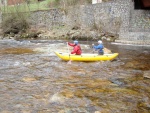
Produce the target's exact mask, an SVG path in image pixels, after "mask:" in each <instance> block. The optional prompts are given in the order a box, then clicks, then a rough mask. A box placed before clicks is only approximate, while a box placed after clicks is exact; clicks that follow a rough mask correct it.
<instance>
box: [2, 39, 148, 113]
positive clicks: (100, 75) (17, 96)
mask: <svg viewBox="0 0 150 113" xmlns="http://www.w3.org/2000/svg"><path fill="white" fill-rule="evenodd" d="M92 43H97V42H87V41H83V42H82V41H81V42H80V44H81V47H82V50H83V52H88V53H89V52H92V49H91V48H90V45H91V44H92ZM104 46H105V47H106V48H109V49H110V50H111V51H112V52H118V53H119V57H118V58H117V59H116V60H114V61H111V62H110V61H105V62H103V61H101V62H72V63H71V64H67V62H65V61H62V60H61V59H59V58H58V57H57V56H56V55H55V54H54V52H53V51H56V50H57V51H67V50H68V49H67V46H66V42H65V41H64V40H19V41H16V40H13V39H11V40H10V39H9V40H0V94H1V95H0V112H1V113H121V112H124V113H149V112H150V74H149V73H150V62H149V61H150V47H148V46H147V47H145V46H133V45H130V46H129V45H115V44H111V43H108V42H104ZM71 49H72V48H70V50H71Z"/></svg>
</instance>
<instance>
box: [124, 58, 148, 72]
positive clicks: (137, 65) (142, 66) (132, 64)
mask: <svg viewBox="0 0 150 113" xmlns="http://www.w3.org/2000/svg"><path fill="white" fill-rule="evenodd" d="M124 67H125V68H132V69H139V70H148V69H149V65H148V64H147V62H142V61H138V60H133V61H129V62H127V63H126V64H125V65H124Z"/></svg>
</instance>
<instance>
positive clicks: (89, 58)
mask: <svg viewBox="0 0 150 113" xmlns="http://www.w3.org/2000/svg"><path fill="white" fill-rule="evenodd" d="M55 54H56V55H57V56H58V57H59V58H61V59H62V60H65V61H68V60H72V61H86V62H88V61H90V62H93V61H101V60H103V61H107V60H114V59H115V58H116V57H117V56H118V55H119V54H118V53H112V54H104V55H98V54H86V53H85V54H82V55H74V54H69V53H65V52H56V51H55Z"/></svg>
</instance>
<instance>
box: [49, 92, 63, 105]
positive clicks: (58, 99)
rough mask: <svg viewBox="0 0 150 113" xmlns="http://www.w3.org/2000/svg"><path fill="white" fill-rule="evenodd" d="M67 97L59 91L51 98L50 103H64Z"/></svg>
mask: <svg viewBox="0 0 150 113" xmlns="http://www.w3.org/2000/svg"><path fill="white" fill-rule="evenodd" d="M64 101H65V98H64V96H62V95H61V94H59V93H56V94H54V95H53V96H52V97H51V98H50V99H49V102H50V103H64Z"/></svg>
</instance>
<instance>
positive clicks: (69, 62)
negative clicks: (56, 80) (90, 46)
mask: <svg viewBox="0 0 150 113" xmlns="http://www.w3.org/2000/svg"><path fill="white" fill-rule="evenodd" d="M67 48H68V53H70V51H69V46H68V42H67ZM67 64H71V59H70V54H69V61H68V62H67Z"/></svg>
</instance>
